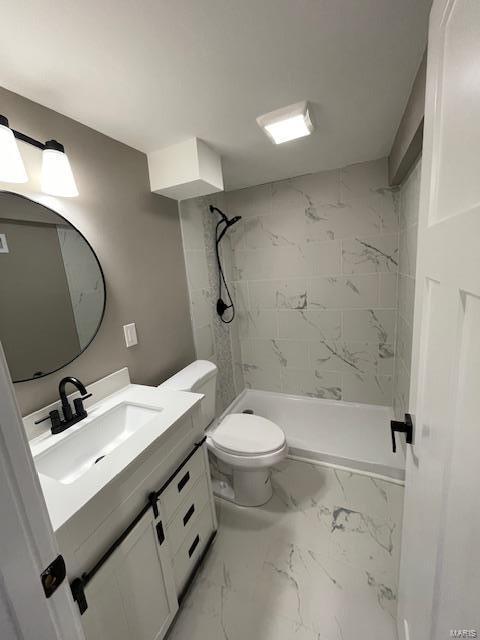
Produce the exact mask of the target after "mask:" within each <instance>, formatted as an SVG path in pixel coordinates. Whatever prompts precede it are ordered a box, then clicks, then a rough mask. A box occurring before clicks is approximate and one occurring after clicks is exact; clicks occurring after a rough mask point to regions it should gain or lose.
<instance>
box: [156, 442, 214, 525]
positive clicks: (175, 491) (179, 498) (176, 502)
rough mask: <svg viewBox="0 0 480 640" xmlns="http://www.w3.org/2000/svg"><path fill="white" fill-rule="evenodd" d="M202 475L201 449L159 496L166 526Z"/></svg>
mask: <svg viewBox="0 0 480 640" xmlns="http://www.w3.org/2000/svg"><path fill="white" fill-rule="evenodd" d="M202 473H206V469H205V462H204V457H203V448H200V449H198V450H197V451H196V452H195V453H194V455H193V456H192V457H191V458H190V460H189V461H188V462H187V464H185V465H184V466H183V467H182V468H181V469H180V470H179V471H178V473H176V474H175V476H174V477H173V479H172V480H171V482H170V484H169V485H168V486H167V487H166V489H165V491H164V492H163V493H162V495H161V496H160V504H161V505H162V512H163V516H164V518H165V520H166V522H167V524H168V523H169V522H170V520H171V519H172V516H173V515H174V513H175V511H176V510H177V509H178V507H179V506H180V504H181V503H182V502H183V500H184V498H185V496H186V495H187V493H188V492H189V491H190V489H191V488H192V487H193V486H194V484H195V482H196V481H197V479H198V478H199V477H200V475H201V474H202Z"/></svg>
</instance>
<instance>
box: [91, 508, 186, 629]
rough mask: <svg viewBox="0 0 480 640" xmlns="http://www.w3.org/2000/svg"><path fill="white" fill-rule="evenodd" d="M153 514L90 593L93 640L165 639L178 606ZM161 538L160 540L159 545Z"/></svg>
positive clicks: (124, 544) (94, 580) (95, 580)
mask: <svg viewBox="0 0 480 640" xmlns="http://www.w3.org/2000/svg"><path fill="white" fill-rule="evenodd" d="M157 527H162V524H161V522H160V520H155V519H154V516H153V513H152V511H151V510H150V509H149V510H148V511H147V513H146V514H145V515H144V516H143V518H142V519H141V520H140V522H139V523H138V524H137V525H136V526H135V527H134V528H133V529H132V531H131V532H130V533H129V534H128V536H127V537H126V538H125V540H124V541H123V542H122V543H121V544H120V545H119V547H118V548H117V549H116V550H115V551H114V552H113V554H112V555H111V556H110V558H109V559H108V560H107V561H106V563H105V564H104V565H103V566H102V567H101V569H100V570H99V571H98V573H97V574H96V575H95V576H94V577H93V578H92V581H91V582H90V583H89V584H88V586H87V587H86V589H85V597H86V599H87V603H88V609H87V610H86V611H85V613H84V614H83V616H82V623H83V625H84V628H85V633H86V636H87V638H88V640H133V639H135V640H161V638H163V637H164V635H165V634H166V632H167V630H168V628H169V626H170V624H171V622H172V620H173V618H174V616H175V613H176V612H177V610H178V601H177V596H176V593H175V582H174V577H173V568H172V564H171V560H170V553H169V551H168V545H167V541H166V540H165V539H164V536H163V528H160V529H157ZM159 535H160V540H159Z"/></svg>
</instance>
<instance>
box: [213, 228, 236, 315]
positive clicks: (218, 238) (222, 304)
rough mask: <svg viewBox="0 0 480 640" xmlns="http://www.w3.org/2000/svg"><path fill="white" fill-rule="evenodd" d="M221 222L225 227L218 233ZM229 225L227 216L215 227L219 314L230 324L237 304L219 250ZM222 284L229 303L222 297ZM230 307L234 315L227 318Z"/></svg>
mask: <svg viewBox="0 0 480 640" xmlns="http://www.w3.org/2000/svg"><path fill="white" fill-rule="evenodd" d="M221 224H224V225H225V226H224V227H223V229H222V230H221V231H220V233H218V230H219V227H220V225H221ZM228 227H229V224H228V221H227V220H226V218H222V219H221V220H219V221H218V222H217V226H216V227H215V255H216V257H217V265H218V300H217V314H218V316H219V317H220V320H221V321H222V322H223V323H224V324H230V323H231V322H233V319H234V318H235V304H234V302H233V298H232V296H231V294H230V289H229V288H228V284H227V280H226V278H225V274H224V272H223V267H222V261H221V260H220V252H219V246H220V242H221V240H222V238H223V236H224V235H225V233H226V232H227V229H228ZM222 284H223V286H224V287H225V291H226V294H227V296H228V297H227V301H228V304H227V303H225V302H224V300H223V298H222ZM228 309H231V310H232V315H231V317H230V319H228V320H226V319H225V318H224V317H223V315H224V313H225V311H227V310H228Z"/></svg>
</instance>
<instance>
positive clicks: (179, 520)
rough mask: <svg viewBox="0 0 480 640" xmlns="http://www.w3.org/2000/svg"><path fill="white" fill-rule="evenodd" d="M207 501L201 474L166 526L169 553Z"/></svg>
mask: <svg viewBox="0 0 480 640" xmlns="http://www.w3.org/2000/svg"><path fill="white" fill-rule="evenodd" d="M208 501H209V491H208V482H207V477H206V476H205V475H201V476H200V478H199V480H197V484H196V485H195V486H194V487H192V488H191V489H190V491H189V492H188V494H187V495H186V496H185V499H184V501H183V502H182V504H181V505H180V506H179V508H178V509H177V511H176V512H175V515H174V516H173V518H172V520H171V522H170V523H169V525H168V527H167V540H168V546H169V548H170V552H171V554H172V555H173V556H174V555H175V554H176V553H177V551H178V549H179V548H180V545H181V544H182V542H183V540H184V538H185V536H187V535H188V533H189V532H190V531H191V529H192V527H194V526H195V525H196V522H197V521H198V518H199V516H200V514H201V513H202V511H203V508H204V506H205V505H206V504H207V502H208Z"/></svg>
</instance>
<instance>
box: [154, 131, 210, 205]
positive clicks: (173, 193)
mask: <svg viewBox="0 0 480 640" xmlns="http://www.w3.org/2000/svg"><path fill="white" fill-rule="evenodd" d="M147 158H148V173H149V176H150V189H151V191H153V192H154V193H159V194H160V195H162V196H167V198H172V199H173V200H187V199H188V198H196V197H198V196H206V195H208V194H210V193H216V192H217V191H223V175H222V162H221V159H220V156H219V155H218V154H217V153H215V151H214V150H213V149H211V148H210V147H209V146H208V145H207V144H205V142H203V140H199V139H198V138H190V139H189V140H185V141H183V142H179V143H178V144H172V145H170V146H169V147H165V148H164V149H158V150H157V151H151V152H150V153H148V154H147Z"/></svg>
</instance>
